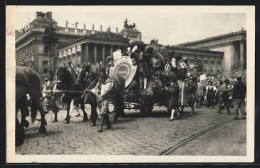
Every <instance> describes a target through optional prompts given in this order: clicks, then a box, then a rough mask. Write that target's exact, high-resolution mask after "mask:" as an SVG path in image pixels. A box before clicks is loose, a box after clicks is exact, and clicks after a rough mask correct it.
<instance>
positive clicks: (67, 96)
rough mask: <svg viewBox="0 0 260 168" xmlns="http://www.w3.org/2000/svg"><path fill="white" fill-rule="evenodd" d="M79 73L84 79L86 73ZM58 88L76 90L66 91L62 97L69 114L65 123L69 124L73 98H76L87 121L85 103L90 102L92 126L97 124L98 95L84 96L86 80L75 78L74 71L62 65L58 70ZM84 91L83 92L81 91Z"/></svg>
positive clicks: (89, 94)
mask: <svg viewBox="0 0 260 168" xmlns="http://www.w3.org/2000/svg"><path fill="white" fill-rule="evenodd" d="M85 71H86V70H84V69H82V70H81V73H84V72H85ZM81 73H80V74H79V76H80V77H81V78H82V79H83V76H84V75H81ZM57 89H59V90H65V91H76V92H74V93H72V92H71V93H68V92H67V93H64V95H63V97H62V102H63V103H66V104H67V116H66V118H65V120H64V121H65V123H66V124H68V123H69V122H70V104H71V102H72V99H75V104H80V105H81V107H80V108H81V110H82V111H83V121H87V120H88V117H87V113H86V111H85V104H86V103H89V104H90V106H91V116H90V118H91V126H95V125H96V119H97V111H96V108H97V100H96V96H95V95H94V94H93V93H90V92H88V93H86V94H85V95H84V97H82V95H83V90H84V89H85V86H84V82H82V81H79V80H77V79H75V78H74V77H73V76H72V73H71V72H70V71H69V70H68V69H67V68H65V67H60V68H59V69H58V70H57ZM81 91H82V93H81Z"/></svg>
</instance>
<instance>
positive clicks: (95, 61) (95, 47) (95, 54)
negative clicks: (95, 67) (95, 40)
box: [94, 44, 97, 64]
mask: <svg viewBox="0 0 260 168" xmlns="http://www.w3.org/2000/svg"><path fill="white" fill-rule="evenodd" d="M95 63H97V44H94V64H95Z"/></svg>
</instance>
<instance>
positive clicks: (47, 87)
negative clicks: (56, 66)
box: [43, 70, 59, 122]
mask: <svg viewBox="0 0 260 168" xmlns="http://www.w3.org/2000/svg"><path fill="white" fill-rule="evenodd" d="M55 90H56V82H55V81H54V74H53V72H52V71H51V70H49V71H48V76H47V79H46V80H45V83H44V85H43V91H50V93H43V98H45V97H46V98H47V99H48V101H49V102H50V104H48V105H47V108H51V109H52V111H53V113H54V114H55V118H54V120H53V122H58V119H57V114H58V112H59V108H58V107H57V105H56V102H55V101H56V94H55V93H53V92H52V91H55Z"/></svg>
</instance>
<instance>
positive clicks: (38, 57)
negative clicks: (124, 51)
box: [15, 12, 141, 75]
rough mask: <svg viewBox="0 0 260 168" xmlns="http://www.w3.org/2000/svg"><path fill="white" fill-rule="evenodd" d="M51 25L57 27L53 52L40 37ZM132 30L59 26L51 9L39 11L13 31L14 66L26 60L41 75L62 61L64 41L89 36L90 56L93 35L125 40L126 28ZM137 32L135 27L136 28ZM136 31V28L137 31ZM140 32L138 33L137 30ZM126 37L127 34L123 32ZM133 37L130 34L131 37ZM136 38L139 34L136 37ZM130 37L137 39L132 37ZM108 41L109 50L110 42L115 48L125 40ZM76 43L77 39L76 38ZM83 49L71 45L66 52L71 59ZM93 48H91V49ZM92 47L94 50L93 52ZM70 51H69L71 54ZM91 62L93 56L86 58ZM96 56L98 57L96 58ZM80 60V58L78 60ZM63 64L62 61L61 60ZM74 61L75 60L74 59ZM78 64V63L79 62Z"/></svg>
mask: <svg viewBox="0 0 260 168" xmlns="http://www.w3.org/2000/svg"><path fill="white" fill-rule="evenodd" d="M50 25H52V26H53V27H55V29H56V31H55V32H56V33H57V36H58V42H57V44H56V45H55V46H54V47H53V48H52V50H53V51H52V54H51V52H50V48H49V47H48V45H46V44H45V43H44V41H43V39H42V36H43V34H44V31H45V28H46V27H48V26H50ZM133 30H134V29H131V28H128V29H125V31H124V32H123V33H121V32H119V31H118V28H116V32H115V33H112V32H111V29H110V27H109V28H107V30H106V31H103V30H102V26H101V27H100V30H95V26H94V25H93V26H92V29H91V30H88V29H86V27H85V25H84V28H83V29H80V28H78V27H77V24H76V26H75V27H74V28H71V27H68V22H67V23H66V27H60V26H58V24H57V22H56V21H55V20H53V19H52V12H47V13H42V12H36V18H35V19H34V20H33V21H32V22H31V23H30V24H28V25H27V26H25V27H24V28H22V29H20V30H16V31H15V51H16V53H15V54H16V65H21V64H22V63H25V64H26V65H27V66H29V67H31V68H33V69H34V70H35V71H36V72H38V73H39V74H40V75H41V74H45V73H47V70H49V69H53V70H55V69H56V67H57V66H58V65H59V64H61V61H60V55H59V52H58V50H59V48H61V47H62V46H65V45H66V44H68V43H69V44H71V42H74V41H75V40H77V39H81V38H82V37H84V36H86V37H87V38H90V39H91V40H92V41H94V42H93V43H92V42H90V43H91V44H90V45H89V48H90V53H89V54H90V55H91V54H92V55H94V53H92V52H94V51H95V49H94V48H95V46H94V45H93V44H95V43H96V41H95V40H94V38H95V37H97V39H96V40H97V41H99V40H100V38H101V37H99V36H98V35H95V34H102V33H103V35H104V34H106V33H107V36H106V37H107V38H108V37H109V36H110V35H111V36H113V37H119V36H121V37H122V38H123V39H124V40H126V39H127V38H124V37H123V36H124V33H125V34H127V31H133ZM136 31H137V30H136ZM137 32H139V31H137ZM139 33H140V32H139ZM125 36H126V35H125ZM121 37H120V38H118V40H119V41H120V40H122V38H121ZM131 37H132V36H131ZM137 37H141V35H140V36H137ZM132 39H135V40H139V39H138V38H134V37H132ZM108 41H109V40H105V42H104V44H105V51H106V52H108V50H110V48H109V45H111V46H112V47H113V48H112V50H114V48H116V46H117V45H118V46H125V45H126V44H127V43H128V41H129V40H128V41H127V42H125V41H124V42H123V43H124V45H122V44H121V43H122V41H120V42H118V43H116V42H115V39H113V40H110V42H111V44H109V43H107V42H108ZM77 42H78V41H77ZM98 43H99V45H97V46H96V47H97V55H98V56H99V50H100V47H101V45H100V44H103V43H102V42H101V43H100V42H98ZM80 47H82V48H77V49H74V48H72V49H71V51H69V52H68V55H71V56H72V58H73V56H74V55H76V54H78V53H81V52H82V51H85V49H86V48H85V46H82V45H80ZM92 48H93V49H92ZM92 50H93V51H92ZM70 53H71V54H70ZM89 58H90V61H92V62H95V60H96V59H94V58H93V57H91V56H90V57H89ZM97 59H98V58H97ZM77 61H79V60H77ZM64 63H65V62H64ZM75 63H76V62H75ZM77 63H81V62H80V61H79V62H77Z"/></svg>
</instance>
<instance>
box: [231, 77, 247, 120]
mask: <svg viewBox="0 0 260 168" xmlns="http://www.w3.org/2000/svg"><path fill="white" fill-rule="evenodd" d="M245 98H246V85H245V84H244V83H243V82H242V81H241V77H237V82H236V83H235V85H234V91H233V99H234V107H235V118H234V119H245V113H244V111H243V109H244V106H245ZM239 116H240V117H239Z"/></svg>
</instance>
